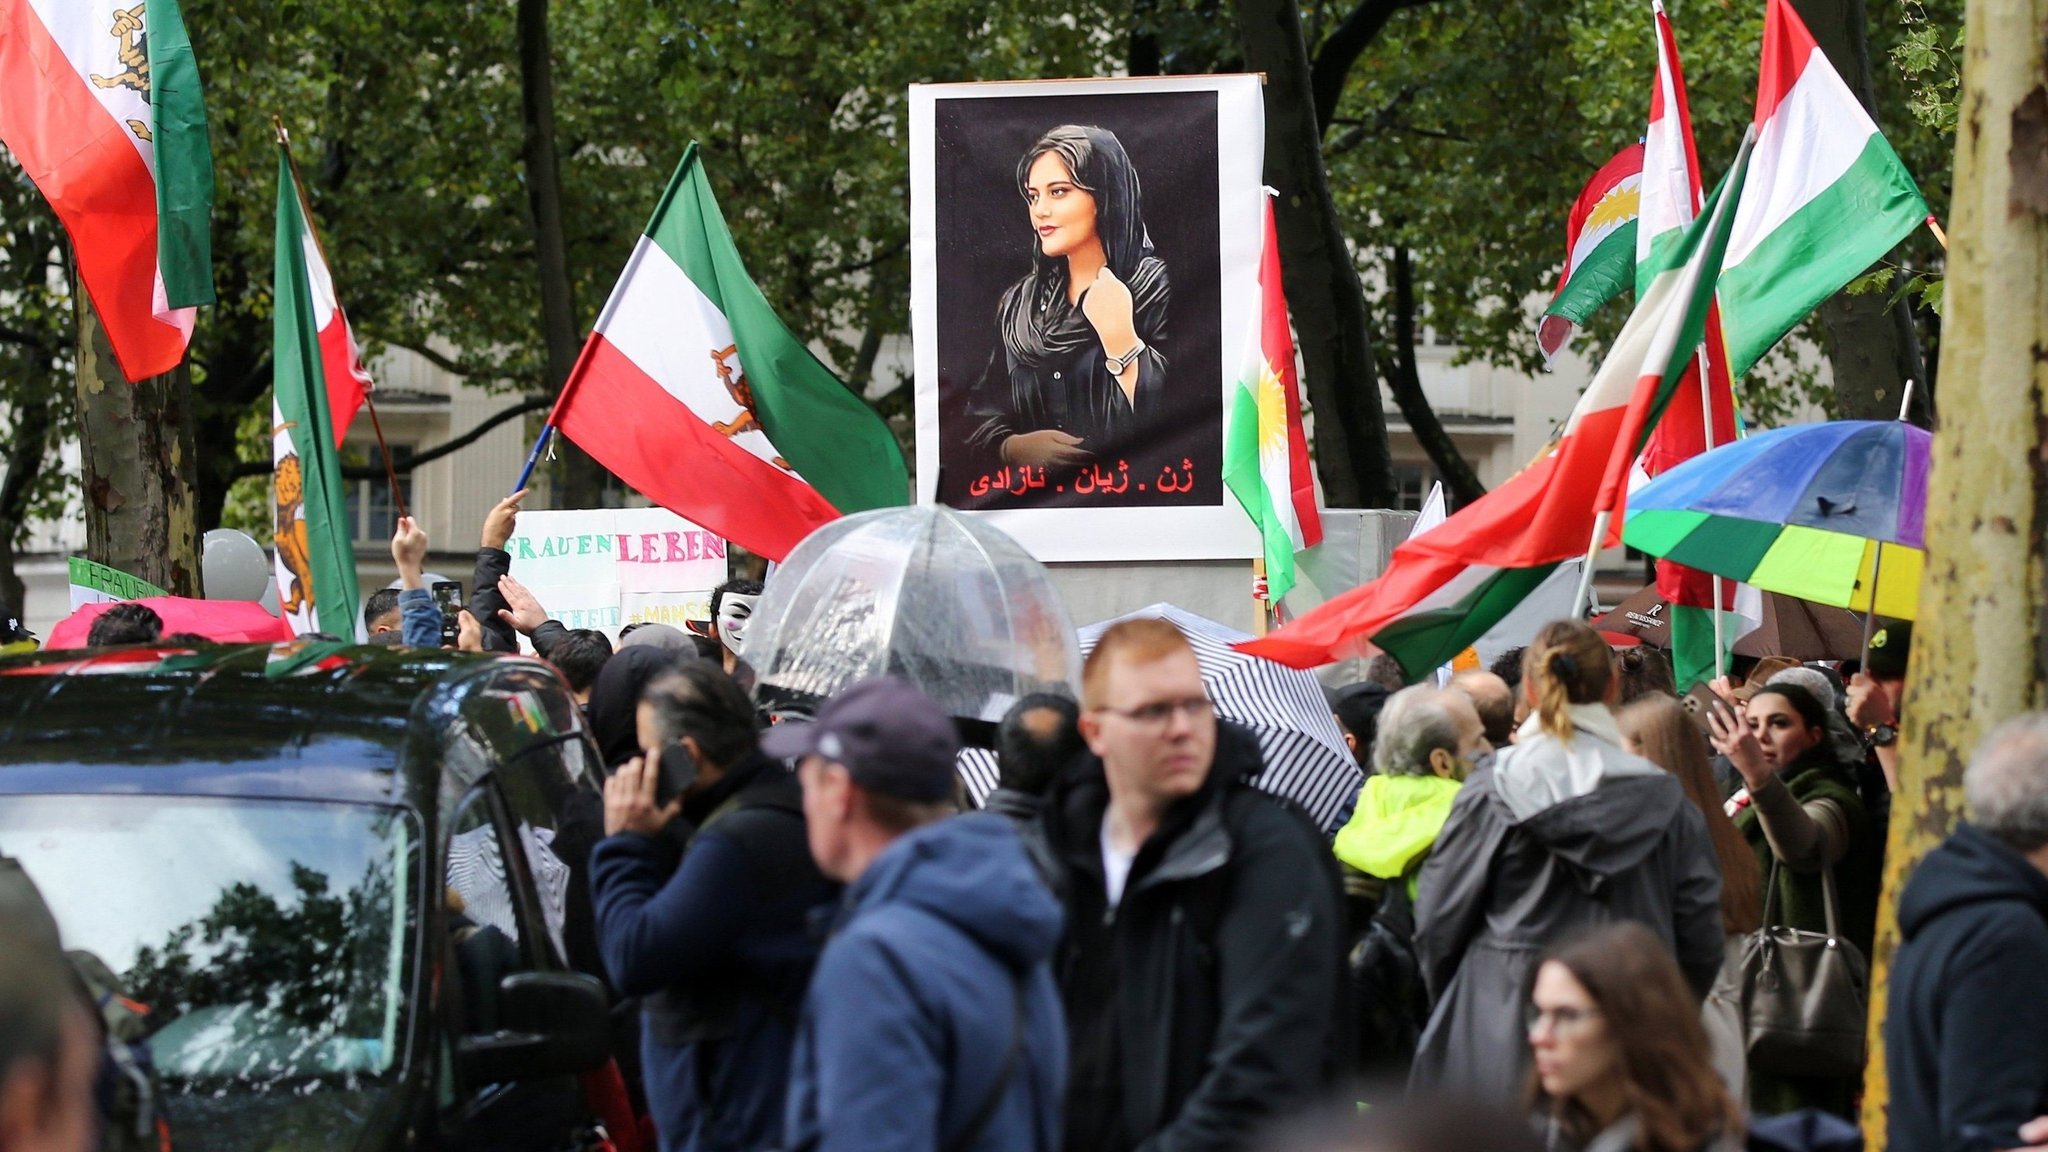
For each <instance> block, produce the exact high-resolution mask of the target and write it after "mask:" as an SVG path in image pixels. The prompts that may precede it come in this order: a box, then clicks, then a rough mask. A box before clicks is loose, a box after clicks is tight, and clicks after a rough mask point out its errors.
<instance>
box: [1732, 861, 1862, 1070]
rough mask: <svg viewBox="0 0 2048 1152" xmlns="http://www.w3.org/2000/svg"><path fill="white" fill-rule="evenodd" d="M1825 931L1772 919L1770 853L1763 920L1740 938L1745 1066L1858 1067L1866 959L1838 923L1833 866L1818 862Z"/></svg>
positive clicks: (1774, 879) (1774, 899)
mask: <svg viewBox="0 0 2048 1152" xmlns="http://www.w3.org/2000/svg"><path fill="white" fill-rule="evenodd" d="M1820 876H1821V897H1822V902H1823V905H1824V908H1825V910H1826V914H1827V931H1826V932H1805V931H1801V930H1800V929H1797V928H1792V927H1789V926H1787V925H1783V924H1777V923H1775V922H1774V921H1775V920H1776V918H1777V908H1778V862H1777V861H1776V860H1775V859H1773V860H1772V861H1771V874H1770V882H1769V886H1768V887H1767V888H1766V889H1765V893H1766V894H1765V896H1764V915H1763V926H1762V927H1761V928H1759V929H1757V930H1756V931H1755V932H1752V933H1750V934H1749V935H1748V936H1747V937H1745V938H1744V939H1743V942H1742V977H1741V979H1742V1019H1743V1022H1744V1023H1745V1024H1746V1025H1747V1026H1748V1029H1749V1046H1748V1047H1749V1068H1750V1071H1751V1072H1765V1073H1769V1074H1772V1075H1777V1076H1805V1077H1825V1078H1840V1077H1847V1076H1860V1075H1862V1073H1863V1061H1864V1054H1865V1053H1864V1045H1865V1038H1866V1032H1865V1029H1866V1013H1867V1010H1868V1005H1869V1002H1870V965H1869V962H1868V961H1867V960H1865V959H1864V956H1863V953H1862V951H1861V950H1860V949H1858V948H1857V947H1856V946H1855V945H1854V944H1851V943H1849V941H1847V940H1845V939H1843V937H1842V934H1841V930H1840V928H1839V927H1838V921H1837V914H1836V898H1835V870H1834V867H1833V866H1832V865H1822V866H1821V873H1820Z"/></svg>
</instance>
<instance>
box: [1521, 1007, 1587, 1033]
mask: <svg viewBox="0 0 2048 1152" xmlns="http://www.w3.org/2000/svg"><path fill="white" fill-rule="evenodd" d="M1599 1015H1600V1010H1599V1009H1597V1008H1538V1007H1536V1005H1534V1004H1530V1005H1528V1006H1526V1007H1524V1008H1523V1009H1522V1022H1523V1023H1524V1024H1526V1025H1527V1026H1528V1029H1529V1031H1530V1032H1531V1033H1534V1032H1536V1031H1537V1030H1538V1029H1540V1028H1542V1027H1543V1025H1544V1024H1546V1023H1548V1024H1549V1025H1550V1030H1551V1031H1552V1032H1554V1033H1556V1034H1558V1035H1560V1036H1562V1035H1564V1034H1565V1033H1567V1032H1577V1031H1578V1030H1579V1029H1581V1028H1584V1027H1585V1026H1586V1022H1587V1021H1589V1020H1593V1019H1595V1018H1596V1017H1598V1016H1599Z"/></svg>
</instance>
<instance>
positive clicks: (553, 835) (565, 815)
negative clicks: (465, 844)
mask: <svg viewBox="0 0 2048 1152" xmlns="http://www.w3.org/2000/svg"><path fill="white" fill-rule="evenodd" d="M586 755H587V753H586V750H585V745H584V741H583V739H582V738H581V737H580V736H578V735H577V734H575V733H569V734H566V735H564V736H562V737H560V738H558V739H555V740H552V741H547V742H543V743H537V744H532V745H529V746H527V747H526V748H525V749H523V750H521V751H520V752H519V753H518V754H516V755H514V756H513V757H512V758H511V759H510V760H508V761H506V762H505V763H504V764H503V765H500V766H499V768H498V770H497V771H496V772H495V773H493V774H492V775H493V779H494V780H495V781H496V782H497V785H498V788H499V790H500V792H501V794H502V795H503V796H504V798H505V806H506V809H507V810H508V811H509V812H510V813H511V815H512V821H513V825H514V827H515V828H516V829H517V830H518V837H519V848H520V851H521V853H522V855H523V858H524V860H525V863H526V871H527V874H528V875H529V876H531V877H532V878H533V893H534V900H535V903H536V904H537V905H538V907H537V908H536V912H537V913H538V915H539V916H540V919H541V922H542V924H544V925H545V926H546V928H547V938H548V943H549V944H550V945H551V946H552V947H553V948H554V956H555V958H556V960H557V961H558V962H561V963H563V964H568V963H570V961H571V958H572V957H575V956H577V955H578V953H579V951H580V950H579V949H574V948H571V947H570V943H569V936H570V935H571V933H572V932H588V931H589V930H590V929H589V928H588V926H587V923H586V922H587V920H588V916H587V908H585V907H582V906H583V905H587V904H588V899H587V893H588V889H589V884H590V878H589V874H588V872H587V871H586V867H587V865H588V863H589V860H590V850H591V848H592V847H593V846H595V845H596V843H597V841H598V839H599V838H601V835H602V833H603V830H604V802H603V800H602V799H601V798H600V796H599V794H598V792H597V790H596V788H595V786H594V785H592V784H589V783H586V782H585V781H587V780H588V779H589V777H588V776H587V775H586V771H587V770H586V768H585V765H584V757H585V756H586ZM580 943H582V942H581V941H579V944H580Z"/></svg>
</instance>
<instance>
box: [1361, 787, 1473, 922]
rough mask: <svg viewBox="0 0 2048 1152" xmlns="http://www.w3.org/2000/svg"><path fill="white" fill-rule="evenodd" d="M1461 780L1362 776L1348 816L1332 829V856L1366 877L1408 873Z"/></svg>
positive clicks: (1431, 840)
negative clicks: (1337, 827)
mask: <svg viewBox="0 0 2048 1152" xmlns="http://www.w3.org/2000/svg"><path fill="white" fill-rule="evenodd" d="M1460 787H1462V784H1461V783H1460V782H1459V781H1457V780H1446V779H1444V778H1443V777H1441V776H1434V775H1430V776H1368V777H1366V780H1365V787H1363V788H1361V789H1359V791H1358V803H1357V805H1356V806H1355V807H1353V808H1352V810H1351V819H1350V820H1348V821H1346V822H1345V824H1344V827H1343V828H1341V829H1339V830H1338V832H1337V843H1336V851H1337V859H1339V860H1342V861H1343V862H1344V863H1346V864H1349V865H1350V866H1351V867H1353V868H1356V869H1358V870H1359V871H1360V872H1363V873H1365V874H1366V875H1368V876H1372V877H1375V878H1377V879H1380V880H1395V879H1399V878H1400V877H1403V876H1408V877H1409V878H1410V881H1411V886H1410V889H1409V895H1410V896H1413V895H1414V894H1415V893H1414V889H1413V886H1412V881H1413V879H1414V877H1413V876H1412V875H1411V873H1413V872H1414V871H1415V870H1416V869H1418V868H1419V867H1420V866H1421V862H1422V858H1423V857H1425V856H1427V855H1429V849H1430V846H1431V845H1433V844H1435V843H1436V838H1437V834H1438V833H1440V832H1442V831H1443V827H1444V821H1446V820H1448V819H1450V816H1451V803H1452V802H1453V801H1455V800H1456V799H1457V798H1458V789H1459V788H1460Z"/></svg>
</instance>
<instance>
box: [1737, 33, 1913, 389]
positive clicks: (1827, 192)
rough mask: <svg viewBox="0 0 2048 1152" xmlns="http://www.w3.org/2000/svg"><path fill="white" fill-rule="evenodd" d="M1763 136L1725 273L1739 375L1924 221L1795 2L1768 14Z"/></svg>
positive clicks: (1760, 112)
mask: <svg viewBox="0 0 2048 1152" xmlns="http://www.w3.org/2000/svg"><path fill="white" fill-rule="evenodd" d="M1756 132H1757V143H1756V158H1755V160H1754V161H1753V167H1754V169H1755V171H1754V173H1753V174H1752V175H1751V177H1750V179H1749V182H1748V184H1747V186H1746V187H1745V188H1744V189H1743V196H1742V203H1741V204H1740V205H1739V206H1738V207H1737V208H1736V212H1735V234H1734V236H1733V237H1731V238H1730V239H1729V241H1728V258H1727V264H1726V266H1725V267H1724V268H1723V269H1722V272H1721V288H1720V291H1721V319H1722V324H1723V328H1724V331H1725V333H1726V337H1727V346H1728V360H1729V367H1730V369H1731V370H1732V371H1733V372H1734V373H1735V374H1736V375H1738V376H1739V375H1741V374H1743V373H1745V372H1747V371H1749V369H1750V367H1751V366H1752V365H1754V364H1755V363H1756V362H1757V361H1758V360H1760V359H1762V358H1763V355H1764V353H1766V352H1768V351H1770V349H1771V346H1772V345H1773V344H1776V343H1777V342H1778V340H1779V339H1780V338H1781V337H1783V336H1784V335H1785V333H1787V332H1789V331H1791V329H1792V326H1793V325H1795V324H1797V323H1799V321H1801V320H1803V319H1805V318H1806V316H1807V314H1808V313H1810V312H1812V311H1813V310H1814V309H1815V308H1816V307H1818V306H1819V305H1820V303H1821V302H1822V301H1824V300H1826V299H1827V298H1828V297H1829V296H1832V295H1834V294H1835V293H1836V292H1837V291H1839V290H1840V289H1841V287H1842V285H1844V284H1847V283H1848V282H1849V281H1850V280H1852V279H1854V278H1855V277H1857V276H1858V275H1861V274H1862V272H1863V271H1864V269H1866V268H1868V267H1870V265H1871V264H1872V263H1874V262H1876V261H1877V259H1878V258H1879V257H1881V256H1883V255H1884V254H1885V253H1886V252H1888V251H1890V250H1891V248H1892V246H1893V245H1894V244H1897V243H1898V242H1899V240H1900V239H1902V238H1903V237H1904V236H1905V235H1906V234H1907V233H1909V232H1911V231H1912V230H1913V229H1914V228H1916V227H1918V226H1919V225H1920V223H1921V222H1922V221H1924V220H1925V219H1926V218H1927V204H1926V202H1925V201H1924V200H1922V199H1921V198H1920V190H1919V188H1918V187H1916V186H1915V185H1914V183H1913V178H1912V176H1911V175H1909V174H1908V173H1907V172H1906V168H1905V165H1903V164H1901V163H1900V162H1899V157H1898V153H1896V152H1893V151H1892V147H1891V145H1890V144H1888V143H1886V142H1885V138H1884V136H1883V135H1882V134H1881V133H1879V132H1878V130H1877V124H1876V123H1875V122H1873V121H1872V120H1871V118H1870V114H1869V113H1868V112H1865V111H1864V110H1863V105H1862V104H1860V103H1858V102H1857V100H1856V96H1855V94H1854V93H1852V92H1850V90H1849V86H1848V85H1847V84H1845V83H1843V82H1842V78H1841V76H1839V75H1837V74H1836V72H1835V70H1834V68H1833V67H1832V66H1830V65H1829V64H1828V59H1827V57H1826V56H1825V55H1823V54H1822V53H1821V50H1820V48H1819V47H1818V46H1817V45H1815V44H1814V41H1813V35H1812V33H1810V32H1808V31H1807V30H1806V25H1805V24H1803V23H1801V22H1800V19H1799V16H1798V14H1797V13H1795V12H1794V11H1793V10H1792V5H1791V4H1790V3H1788V2H1787V0H1769V7H1768V8H1767V9H1766V10H1765V14H1764V44H1763V66H1762V70H1761V75H1760V77H1759V79H1758V83H1757V93H1756Z"/></svg>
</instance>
